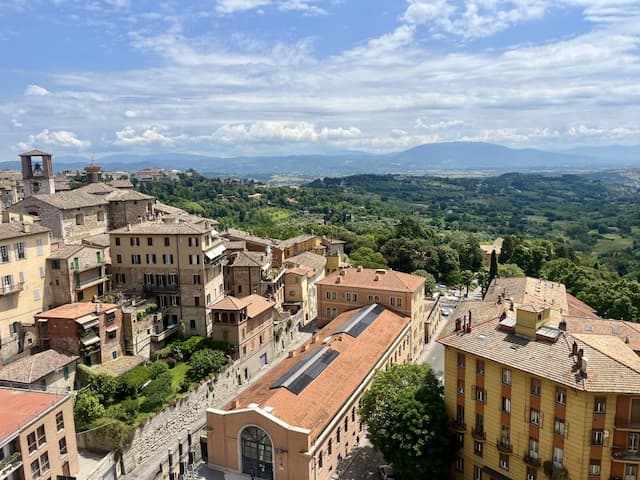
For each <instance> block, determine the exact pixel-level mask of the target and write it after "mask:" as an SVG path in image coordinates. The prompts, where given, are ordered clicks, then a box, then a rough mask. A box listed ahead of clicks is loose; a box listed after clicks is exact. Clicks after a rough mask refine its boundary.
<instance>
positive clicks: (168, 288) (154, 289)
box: [143, 283, 180, 293]
mask: <svg viewBox="0 0 640 480" xmlns="http://www.w3.org/2000/svg"><path fill="white" fill-rule="evenodd" d="M143 290H144V291H145V292H147V293H176V292H177V291H178V290H180V285H178V284H177V283H170V284H168V285H154V284H151V283H145V284H144V287H143Z"/></svg>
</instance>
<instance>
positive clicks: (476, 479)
mask: <svg viewBox="0 0 640 480" xmlns="http://www.w3.org/2000/svg"><path fill="white" fill-rule="evenodd" d="M473 480H482V467H479V466H477V465H474V466H473Z"/></svg>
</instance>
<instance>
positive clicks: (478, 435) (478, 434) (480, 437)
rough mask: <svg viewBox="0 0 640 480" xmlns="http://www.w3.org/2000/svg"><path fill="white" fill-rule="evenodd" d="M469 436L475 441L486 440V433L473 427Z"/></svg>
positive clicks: (480, 428)
mask: <svg viewBox="0 0 640 480" xmlns="http://www.w3.org/2000/svg"><path fill="white" fill-rule="evenodd" d="M471 436H472V437H473V438H475V439H476V440H486V439H487V432H485V431H484V429H483V428H482V427H474V428H473V430H471Z"/></svg>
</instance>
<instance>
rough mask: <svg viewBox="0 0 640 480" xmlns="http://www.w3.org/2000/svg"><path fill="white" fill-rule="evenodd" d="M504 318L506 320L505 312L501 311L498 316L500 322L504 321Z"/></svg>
mask: <svg viewBox="0 0 640 480" xmlns="http://www.w3.org/2000/svg"><path fill="white" fill-rule="evenodd" d="M505 318H507V312H505V311H504V310H503V311H502V313H501V314H500V321H502V320H504V319H505Z"/></svg>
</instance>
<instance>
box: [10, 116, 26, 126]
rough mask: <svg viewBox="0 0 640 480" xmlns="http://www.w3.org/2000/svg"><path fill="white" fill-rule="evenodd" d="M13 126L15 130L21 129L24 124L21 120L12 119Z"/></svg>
mask: <svg viewBox="0 0 640 480" xmlns="http://www.w3.org/2000/svg"><path fill="white" fill-rule="evenodd" d="M11 126H12V127H13V128H21V127H23V126H24V125H23V124H22V122H21V121H20V120H18V119H16V118H12V119H11Z"/></svg>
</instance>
